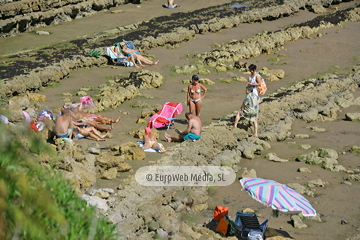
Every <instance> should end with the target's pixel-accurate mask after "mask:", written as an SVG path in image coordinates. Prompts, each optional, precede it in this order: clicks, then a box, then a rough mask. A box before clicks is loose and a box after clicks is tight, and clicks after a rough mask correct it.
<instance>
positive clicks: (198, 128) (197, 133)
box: [165, 112, 202, 142]
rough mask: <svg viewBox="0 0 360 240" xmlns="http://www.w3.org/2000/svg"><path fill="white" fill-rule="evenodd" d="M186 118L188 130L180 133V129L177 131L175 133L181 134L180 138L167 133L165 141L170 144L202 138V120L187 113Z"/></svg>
mask: <svg viewBox="0 0 360 240" xmlns="http://www.w3.org/2000/svg"><path fill="white" fill-rule="evenodd" d="M185 117H186V119H187V120H188V125H187V128H186V130H185V131H180V130H179V129H175V132H176V133H178V134H179V135H178V136H170V135H169V134H168V133H165V139H166V140H167V141H168V142H181V141H186V140H193V141H196V140H198V139H199V138H201V136H202V135H201V133H202V124H201V120H200V118H199V117H197V116H195V115H193V114H192V113H190V112H187V113H185Z"/></svg>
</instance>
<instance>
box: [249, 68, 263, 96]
mask: <svg viewBox="0 0 360 240" xmlns="http://www.w3.org/2000/svg"><path fill="white" fill-rule="evenodd" d="M249 71H250V75H249V80H248V83H247V86H252V88H253V93H255V94H256V96H259V94H258V89H257V88H258V87H259V86H260V85H261V76H260V74H258V73H257V72H256V65H255V64H250V66H249Z"/></svg>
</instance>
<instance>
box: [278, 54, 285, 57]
mask: <svg viewBox="0 0 360 240" xmlns="http://www.w3.org/2000/svg"><path fill="white" fill-rule="evenodd" d="M277 56H278V57H286V55H285V54H279V55H277Z"/></svg>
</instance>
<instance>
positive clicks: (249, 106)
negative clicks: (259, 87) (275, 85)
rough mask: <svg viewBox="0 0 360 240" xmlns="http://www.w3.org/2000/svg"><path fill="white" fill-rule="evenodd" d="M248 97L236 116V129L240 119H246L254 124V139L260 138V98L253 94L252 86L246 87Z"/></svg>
mask: <svg viewBox="0 0 360 240" xmlns="http://www.w3.org/2000/svg"><path fill="white" fill-rule="evenodd" d="M245 91H246V97H245V100H244V102H243V103H242V105H241V107H240V109H239V111H238V112H237V114H236V116H235V123H234V128H237V124H238V122H239V120H240V117H241V116H242V117H244V118H245V119H247V120H249V121H250V122H252V123H253V124H254V137H258V122H257V119H258V115H259V100H260V97H259V96H257V95H256V94H255V93H254V92H253V88H252V86H246V90H245Z"/></svg>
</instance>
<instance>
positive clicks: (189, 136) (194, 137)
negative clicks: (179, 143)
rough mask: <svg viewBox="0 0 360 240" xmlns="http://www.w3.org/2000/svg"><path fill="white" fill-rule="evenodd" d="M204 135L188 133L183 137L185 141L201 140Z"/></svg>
mask: <svg viewBox="0 0 360 240" xmlns="http://www.w3.org/2000/svg"><path fill="white" fill-rule="evenodd" d="M201 136H202V135H196V134H193V133H187V134H185V135H184V136H183V138H184V140H185V141H187V140H198V139H199V138H201Z"/></svg>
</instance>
